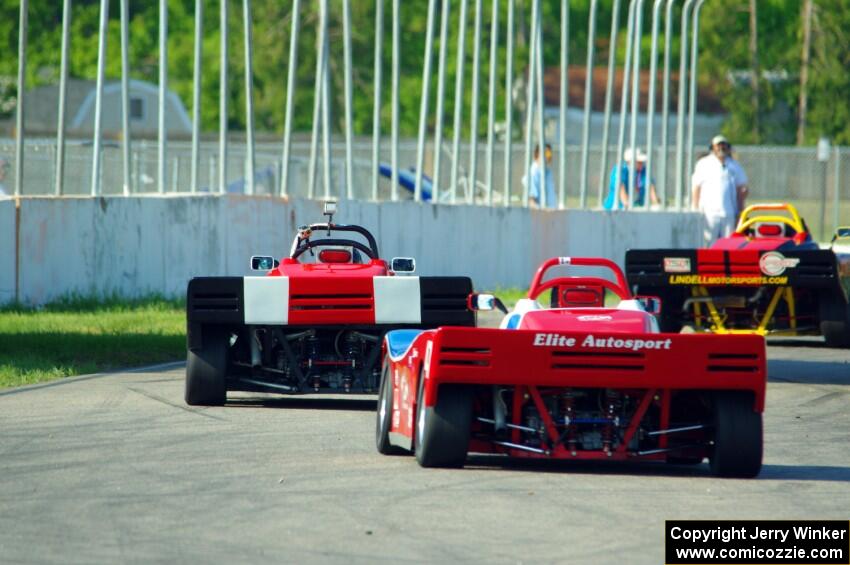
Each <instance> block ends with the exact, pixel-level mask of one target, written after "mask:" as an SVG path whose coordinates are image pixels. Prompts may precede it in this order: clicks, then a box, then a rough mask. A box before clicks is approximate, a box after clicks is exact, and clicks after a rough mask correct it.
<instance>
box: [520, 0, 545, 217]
mask: <svg viewBox="0 0 850 565" xmlns="http://www.w3.org/2000/svg"><path fill="white" fill-rule="evenodd" d="M539 10H540V0H533V1H532V4H531V34H530V36H529V49H528V81H527V82H526V105H525V173H524V176H523V179H524V180H523V191H522V205H523V206H524V207H526V208H527V207H528V203H529V202H528V198H529V196H528V195H529V191H530V189H531V163H532V152H531V148H532V144H533V139H534V134H533V133H532V129H533V128H534V103H535V101H534V88H535V86H536V84H535V75H536V74H537V65H536V64H535V63H536V60H537V41H536V38H537V22H538V21H540V18H538V17H537V13H538V12H539ZM541 151H542V148H541Z"/></svg>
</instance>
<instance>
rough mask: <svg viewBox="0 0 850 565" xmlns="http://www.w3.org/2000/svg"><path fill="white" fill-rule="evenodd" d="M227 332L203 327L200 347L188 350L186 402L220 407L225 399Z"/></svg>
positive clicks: (194, 404) (228, 334) (191, 404)
mask: <svg viewBox="0 0 850 565" xmlns="http://www.w3.org/2000/svg"><path fill="white" fill-rule="evenodd" d="M229 339H230V333H229V332H227V331H224V330H222V329H219V328H215V329H206V328H205V329H204V334H203V339H202V344H201V347H200V348H199V349H196V350H192V349H190V350H189V353H188V356H187V359H186V404H188V405H190V406H221V405H222V404H224V401H225V400H226V398H227V384H226V377H227V357H228V349H229V346H230V343H229Z"/></svg>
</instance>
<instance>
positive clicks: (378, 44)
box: [372, 0, 384, 200]
mask: <svg viewBox="0 0 850 565" xmlns="http://www.w3.org/2000/svg"><path fill="white" fill-rule="evenodd" d="M383 45H384V0H376V1H375V71H374V74H375V76H374V85H375V86H374V88H375V94H374V96H375V97H374V99H373V100H372V200H377V199H378V174H379V171H378V167H379V166H380V164H379V163H378V159H379V152H380V149H381V76H382V71H383V51H384V49H383Z"/></svg>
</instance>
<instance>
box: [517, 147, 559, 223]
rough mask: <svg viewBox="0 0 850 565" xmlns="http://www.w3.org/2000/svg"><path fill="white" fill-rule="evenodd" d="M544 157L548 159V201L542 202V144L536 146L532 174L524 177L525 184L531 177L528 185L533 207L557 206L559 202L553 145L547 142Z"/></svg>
mask: <svg viewBox="0 0 850 565" xmlns="http://www.w3.org/2000/svg"><path fill="white" fill-rule="evenodd" d="M544 157H545V159H546V201H545V202H541V201H540V198H541V193H542V191H541V185H542V184H543V182H541V177H542V176H543V175H542V174H541V172H540V169H541V167H540V158H541V157H540V145H536V146H535V147H534V162H533V163H532V164H531V171H530V172H529V173H530V174H528V175H526V176H525V178H523V179H522V182H523V184H526V183H527V182H528V178H529V177H531V185H529V187H528V201H529V205H530V206H531V207H532V208H557V207H558V202H557V200H556V199H555V181H554V179H553V177H552V146H551V145H550V144H548V143H547V144H546V147H545V149H544Z"/></svg>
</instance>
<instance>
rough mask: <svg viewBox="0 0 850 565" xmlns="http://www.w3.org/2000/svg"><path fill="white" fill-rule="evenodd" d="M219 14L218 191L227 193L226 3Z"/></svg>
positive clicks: (222, 5) (227, 93)
mask: <svg viewBox="0 0 850 565" xmlns="http://www.w3.org/2000/svg"><path fill="white" fill-rule="evenodd" d="M220 4H221V12H220V27H221V47H220V53H219V59H220V67H219V75H220V76H219V86H218V191H219V193H221V194H224V193H225V192H227V125H228V124H227V117H228V116H227V113H228V111H227V106H228V104H227V101H228V98H229V96H230V93H229V92H228V85H227V70H228V69H227V64H228V63H227V61H228V57H227V48H228V36H229V33H228V28H227V24H228V20H229V18H228V15H227V4H228V3H227V2H226V1H223V2H221V3H220Z"/></svg>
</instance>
